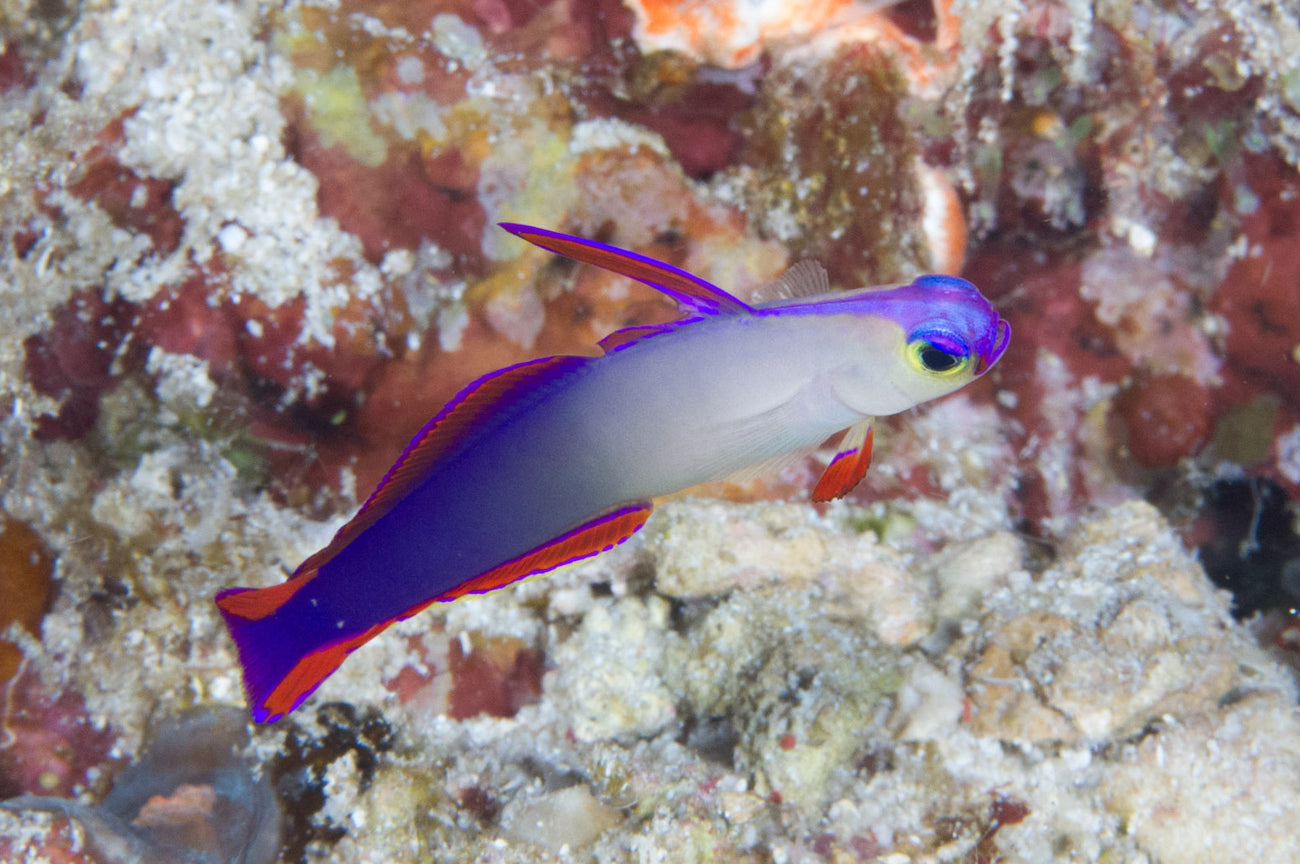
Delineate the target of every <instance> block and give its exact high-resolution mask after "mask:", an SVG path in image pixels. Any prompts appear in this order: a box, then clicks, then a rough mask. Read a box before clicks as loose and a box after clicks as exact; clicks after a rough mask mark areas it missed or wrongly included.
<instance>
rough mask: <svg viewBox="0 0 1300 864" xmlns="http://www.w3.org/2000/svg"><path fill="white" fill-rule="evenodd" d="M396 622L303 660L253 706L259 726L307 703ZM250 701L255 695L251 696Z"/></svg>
mask: <svg viewBox="0 0 1300 864" xmlns="http://www.w3.org/2000/svg"><path fill="white" fill-rule="evenodd" d="M392 623H393V622H392V621H384V622H382V623H380V624H376V625H375V626H374V627H371V628H370V629H368V630H366V631H365V632H364V633H361V634H360V635H358V636H353V637H352V638H350V639H345V640H343V641H341V642H336V643H334V644H332V645H326V646H324V647H323V648H317V649H316V650H315V651H312V652H311V653H310V654H307V655H305V656H304V657H302V658H301V659H300V660H299V661H298V662H297V663H295V664H294V666H293V668H292V669H290V670H289V672H288V674H286V675H285V676H284V677H283V678H281V679H280V681H279V682H278V683H277V684H276V685H275V687H274V688H273V689H272V690H271V692H270V693H268V694H267V695H266V697H265V698H264V699H262V700H261V702H260V703H257V704H254V705H252V706H251V708H252V714H253V719H254V720H256V721H257V722H258V723H273V722H275V721H276V720H279V719H280V718H281V717H283V716H284V715H285V714H288V713H289V712H290V711H292V710H293V709H295V708H297V707H298V706H299V705H301V704H302V703H303V700H305V699H306V698H307V697H308V696H310V695H311V694H312V693H314V692H315V691H316V688H317V687H319V686H320V685H321V683H322V682H323V681H324V680H325V679H326V678H328V677H329V676H330V675H331V674H332V673H333V672H334V670H335V669H337V668H339V664H340V663H342V662H343V661H344V660H346V659H347V657H348V655H349V654H351V653H352V652H353V651H355V650H357V649H358V648H360V647H361V646H362V645H364V644H365V643H367V642H369V641H370V640H371V639H373V638H375V637H376V636H378V635H379V634H380V633H381V632H383V631H384V630H386V629H387V628H388V627H389V625H391V624H392ZM249 698H250V700H251V699H252V693H251V692H250V694H249Z"/></svg>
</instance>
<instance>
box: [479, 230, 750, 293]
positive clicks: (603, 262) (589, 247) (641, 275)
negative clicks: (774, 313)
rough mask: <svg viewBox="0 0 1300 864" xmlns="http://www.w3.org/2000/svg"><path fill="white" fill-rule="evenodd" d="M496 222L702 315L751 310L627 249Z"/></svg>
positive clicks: (717, 290) (691, 277) (713, 288)
mask: <svg viewBox="0 0 1300 864" xmlns="http://www.w3.org/2000/svg"><path fill="white" fill-rule="evenodd" d="M500 225H501V227H502V228H504V229H506V230H507V231H509V232H510V233H511V234H514V235H515V236H516V237H520V238H522V239H524V240H527V241H528V242H529V243H532V244H533V245H535V246H540V247H542V248H543V249H548V250H550V251H551V252H554V253H556V254H557V255H563V256H565V257H566V258H572V259H573V260H575V261H581V262H582V263H584V264H594V265H595V266H597V267H602V268H604V269H606V270H609V271H611V272H613V273H618V274H619V275H622V276H626V277H628V278H629V279H635V280H636V281H638V282H643V283H645V284H646V285H649V286H650V287H651V288H655V289H657V290H659V291H662V292H663V293H665V294H667V295H668V296H669V297H672V298H673V299H674V300H676V301H677V302H678V303H680V304H681V305H683V306H686V307H687V308H689V309H691V310H693V311H695V312H699V313H700V314H702V315H720V314H723V313H732V314H737V313H745V312H753V311H754V310H753V309H751V308H750V307H749V306H747V305H746V304H744V303H742V302H740V301H739V300H737V299H736V298H735V297H732V296H731V295H730V294H728V293H727V292H726V291H723V290H722V289H721V288H719V287H718V286H717V285H714V284H713V283H711V282H705V281H704V280H703V279H701V278H700V277H698V276H695V275H692V274H690V273H687V272H686V271H685V270H682V269H681V268H679V267H674V266H673V265H671V264H665V263H664V262H662V261H656V260H655V259H653V258H647V257H646V256H644V255H638V254H637V253H636V252H629V251H628V250H626V249H620V248H618V247H617V246H610V245H609V244H607V243H600V242H598V241H596V240H586V239H584V238H582V237H573V236H571V235H569V234H561V233H560V232H558V231H547V230H546V229H545V228H533V227H531V226H529V225H519V224H516V223H513V222H502V223H500Z"/></svg>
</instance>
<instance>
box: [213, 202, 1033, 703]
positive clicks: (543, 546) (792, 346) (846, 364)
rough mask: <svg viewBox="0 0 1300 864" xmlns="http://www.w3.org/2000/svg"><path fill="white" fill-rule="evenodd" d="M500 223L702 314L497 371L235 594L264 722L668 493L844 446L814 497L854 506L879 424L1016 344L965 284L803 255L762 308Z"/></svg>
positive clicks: (581, 244) (547, 566)
mask: <svg viewBox="0 0 1300 864" xmlns="http://www.w3.org/2000/svg"><path fill="white" fill-rule="evenodd" d="M501 227H502V228H503V229H505V230H506V231H509V232H510V233H511V234H514V235H515V236H517V237H519V238H521V239H523V240H526V241H528V242H530V243H533V244H535V245H537V246H540V247H541V248H543V249H546V250H549V251H550V252H553V253H555V254H558V255H562V256H565V257H568V258H571V259H573V260H576V261H578V262H582V263H585V264H591V265H594V266H597V267H601V268H604V269H606V270H610V271H612V272H614V273H617V274H621V275H623V276H626V277H628V278H631V279H634V280H636V281H639V282H642V283H644V284H646V285H650V286H652V287H654V288H656V289H658V290H659V291H661V292H663V293H664V294H666V295H667V296H668V297H670V298H672V299H673V300H675V301H676V302H677V304H678V306H679V309H680V310H681V312H682V313H683V316H682V317H680V318H678V319H677V320H674V321H670V322H668V323H663V324H649V325H641V326H634V327H628V328H625V329H622V330H618V331H615V332H614V333H611V334H610V335H608V336H606V337H605V338H603V339H601V340H600V342H599V347H600V348H601V349H602V351H603V353H602V354H600V355H599V356H579V355H558V356H551V357H541V358H538V359H534V360H529V361H526V362H523V363H518V364H516V365H513V366H508V367H506V368H504V369H500V370H498V371H495V372H491V373H489V374H487V375H484V376H483V377H481V378H479V379H478V380H476V381H474V382H473V383H471V384H469V385H468V386H467V387H465V388H464V389H463V390H461V391H460V393H458V394H457V395H456V396H455V397H454V398H453V399H452V400H451V401H450V402H449V403H447V405H446V406H444V407H443V408H442V409H441V410H440V411H439V412H438V413H437V414H436V415H434V417H433V419H431V420H430V421H429V422H428V423H427V424H426V425H425V426H424V428H423V429H421V430H420V431H419V433H418V434H416V436H415V437H414V438H413V439H412V440H411V442H410V443H409V444H408V445H407V447H406V449H405V450H404V451H403V452H402V454H401V456H400V457H399V458H398V460H397V461H396V463H394V464H393V466H392V467H391V468H390V469H389V471H388V472H387V474H386V475H385V476H384V478H383V480H382V481H380V483H379V485H378V486H377V487H376V488H375V490H374V492H372V493H371V494H370V496H369V497H368V498H367V499H366V501H365V503H364V504H362V506H361V508H360V510H358V512H357V513H356V515H355V516H353V517H352V519H351V520H350V521H348V522H347V523H346V524H344V525H343V526H342V527H341V528H340V529H339V530H338V532H337V533H336V534H335V536H334V538H333V539H332V540H331V541H330V543H329V544H328V545H327V546H325V548H323V549H321V550H320V551H318V552H316V553H315V554H313V555H311V556H310V557H308V558H307V559H306V560H305V561H303V562H302V564H301V565H300V566H299V567H298V568H297V569H296V570H295V571H294V573H293V575H292V576H291V577H290V578H289V579H288V580H287V581H285V582H283V583H280V584H277V585H272V586H270V587H265V588H231V589H227V590H224V591H221V592H220V593H219V594H217V596H216V598H215V599H216V605H217V608H218V610H219V611H220V613H221V615H222V617H223V619H224V621H225V624H226V626H227V629H228V630H229V633H230V636H231V637H232V639H233V641H234V644H235V648H236V651H237V654H238V658H239V662H240V665H241V666H242V669H243V680H244V689H245V692H246V696H247V700H248V705H249V710H250V713H251V715H252V717H253V719H254V720H255V721H257V722H273V721H275V720H277V719H279V718H281V717H283V716H284V715H286V714H288V713H289V712H290V711H292V710H294V709H295V708H296V707H297V706H298V705H300V704H301V703H302V702H303V700H304V699H306V698H307V697H308V696H309V695H310V694H311V693H312V692H313V691H314V690H315V689H316V688H317V687H319V686H320V684H321V683H322V682H323V681H324V680H325V679H326V678H327V677H328V676H329V675H330V674H331V673H332V672H334V670H335V669H337V668H338V666H339V664H341V663H342V662H343V661H344V660H345V659H346V658H347V657H348V655H349V654H351V653H352V652H353V651H355V650H356V649H357V648H359V647H360V646H361V645H363V644H364V643H366V642H368V641H369V640H371V639H373V638H374V637H375V636H376V635H378V634H379V633H380V632H382V631H383V630H385V629H386V628H387V627H389V626H391V625H392V624H394V623H396V622H398V621H402V620H404V619H407V618H409V617H411V616H412V615H415V614H416V613H418V612H420V611H422V610H423V609H425V608H427V607H428V606H429V605H430V604H433V603H438V602H447V601H451V600H455V599H457V598H459V597H463V596H465V595H467V594H482V593H486V592H489V591H495V590H498V589H500V588H502V587H504V586H506V585H509V584H511V583H513V582H515V581H517V580H520V579H523V578H525V577H528V576H533V575H536V574H539V573H544V572H546V571H549V570H552V569H554V568H556V567H559V566H561V565H564V564H568V563H571V562H574V561H577V560H580V559H583V558H587V557H590V556H593V555H598V554H600V553H602V552H605V551H608V550H609V549H612V548H613V547H615V546H617V545H618V544H620V543H622V542H624V541H625V540H627V539H628V538H629V537H631V536H632V535H633V534H634V533H636V532H637V531H638V530H639V529H640V528H641V527H642V526H643V525H644V524H645V522H646V519H647V518H649V516H650V513H651V511H652V510H653V509H654V501H655V499H657V498H662V497H664V496H666V495H670V494H673V493H676V492H679V491H681V490H683V489H686V488H689V487H691V486H695V485H697V484H700V483H704V482H708V481H713V480H719V479H724V478H727V477H729V476H733V475H735V474H737V473H738V472H742V471H743V470H745V469H746V468H749V467H751V466H754V465H756V464H763V463H770V462H772V461H774V460H780V459H781V458H783V457H788V455H789V454H791V453H795V454H798V453H811V452H812V451H813V450H815V449H816V448H817V447H818V446H819V445H821V444H823V443H824V442H825V441H826V440H827V439H829V438H830V437H831V436H833V435H834V434H835V433H837V432H843V436H842V438H841V439H840V442H839V446H838V452H837V453H836V454H835V456H834V457H833V458H832V460H831V461H830V464H829V465H828V466H827V467H826V469H825V471H824V473H823V474H822V475H821V477H820V479H819V480H818V482H817V484H816V486H815V487H814V489H813V490H812V494H811V498H812V499H813V500H814V501H828V500H831V499H834V498H839V497H842V496H843V495H845V494H847V493H848V492H849V491H850V490H852V489H853V488H854V486H856V485H857V484H858V482H859V481H860V480H861V479H862V478H863V476H864V475H865V474H866V471H867V468H868V465H869V464H870V461H871V454H872V447H873V441H874V438H873V434H872V424H873V422H874V419H875V418H876V417H881V416H885V415H890V414H896V413H898V412H901V411H905V410H907V409H909V408H912V407H914V406H916V405H918V404H921V403H923V402H926V401H929V400H931V399H935V398H938V397H940V396H943V395H945V394H948V393H951V392H953V391H954V390H957V389H958V388H960V387H962V386H964V385H965V384H968V383H969V382H971V381H973V380H974V379H976V378H978V377H979V376H981V375H983V374H985V373H986V372H987V371H988V369H989V368H990V367H992V366H993V365H994V364H995V363H996V362H997V361H998V359H999V358H1000V357H1001V356H1002V354H1003V352H1004V351H1005V350H1006V348H1007V344H1008V342H1009V340H1010V336H1011V328H1010V326H1009V325H1008V324H1007V322H1006V321H1005V320H1003V319H1002V318H1001V316H999V315H998V313H997V311H996V310H995V309H994V307H993V305H992V304H991V303H990V302H989V301H988V300H987V299H986V298H985V297H984V296H983V295H982V294H981V293H980V292H979V289H977V288H976V287H975V286H974V285H972V284H971V283H970V282H967V281H966V280H964V279H960V278H957V277H954V276H940V275H926V276H920V277H918V278H916V279H915V280H914V281H912V282H910V283H908V284H905V285H894V286H884V287H873V288H860V289H857V290H847V291H831V290H830V286H829V284H828V279H827V275H826V271H825V270H824V269H823V268H822V267H821V266H820V265H819V264H817V263H815V262H811V261H804V262H799V263H798V264H796V265H795V266H793V267H791V268H790V269H789V270H787V271H786V273H785V274H784V275H782V277H781V278H780V279H778V280H777V281H776V282H774V283H773V284H772V285H771V286H769V287H768V288H767V289H765V291H764V292H763V293H762V294H761V295H760V297H759V300H755V299H754V298H751V299H750V303H746V302H742V301H741V300H740V299H738V298H736V297H734V296H732V295H731V294H729V293H727V292H726V291H724V290H723V289H721V288H719V287H718V286H716V285H714V284H712V283H710V282H708V281H706V280H704V279H701V278H700V277H698V276H695V275H693V274H691V273H688V272H687V271H685V270H682V269H679V268H677V267H675V266H673V265H670V264H667V263H664V262H662V261H657V260H655V259H653V258H649V257H646V256H644V255H641V254H639V253H636V252H632V251H629V250H625V249H620V248H618V247H616V246H611V245H608V244H605V243H601V242H597V241H595V240H588V239H584V238H581V237H576V236H572V235H568V234H562V233H560V232H557V231H550V230H547V229H544V228H535V227H530V226H527V225H520V224H515V223H502V224H501ZM751 304H752V305H751Z"/></svg>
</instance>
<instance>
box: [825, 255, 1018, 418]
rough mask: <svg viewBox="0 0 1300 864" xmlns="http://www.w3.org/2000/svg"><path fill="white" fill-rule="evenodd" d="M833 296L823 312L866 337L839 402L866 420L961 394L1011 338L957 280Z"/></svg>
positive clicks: (840, 387)
mask: <svg viewBox="0 0 1300 864" xmlns="http://www.w3.org/2000/svg"><path fill="white" fill-rule="evenodd" d="M832 296H833V295H823V297H824V298H825V299H824V300H822V304H824V307H825V308H824V310H823V311H826V312H831V311H838V312H840V313H848V314H849V316H850V317H851V318H853V319H856V320H857V321H858V322H860V327H861V328H862V332H863V333H864V338H863V340H862V343H861V344H862V350H861V351H860V352H859V353H860V355H861V356H860V358H859V359H858V362H855V363H854V364H852V366H851V368H849V369H846V370H845V371H846V374H845V376H843V377H842V379H841V380H839V381H837V382H836V392H837V394H839V396H840V398H841V399H842V400H843V401H844V402H845V403H847V404H848V405H850V406H851V407H852V408H854V410H857V411H859V412H861V413H862V414H864V415H884V414H893V413H897V412H899V411H903V410H906V409H907V408H911V407H912V406H914V405H918V404H920V403H922V402H926V401H929V400H930V399H935V398H937V397H939V396H944V395H946V394H948V393H951V392H953V391H954V390H958V389H960V388H961V387H964V386H965V385H966V384H969V383H970V382H971V381H973V380H975V379H976V378H978V377H980V376H981V375H984V374H985V373H986V372H988V370H989V369H990V368H992V367H993V365H994V364H995V363H997V362H998V360H999V359H1000V358H1001V357H1002V354H1003V353H1004V352H1005V351H1006V349H1007V343H1008V342H1009V341H1010V339H1011V326H1010V325H1009V324H1008V323H1007V321H1006V320H1005V319H1004V318H1002V317H1001V316H1000V315H999V314H998V313H997V310H996V309H994V308H993V304H992V303H990V302H989V301H988V299H987V298H985V297H984V295H982V294H981V293H980V291H979V289H978V288H976V287H975V286H974V285H972V284H971V283H970V282H967V281H966V280H965V279H960V278H958V277H955V276H934V275H930V276H921V277H919V278H917V279H916V280H915V281H913V282H912V283H910V284H908V285H900V286H894V287H888V288H882V289H861V290H858V291H851V292H845V293H844V294H841V295H839V296H838V297H836V298H835V299H831V298H832ZM836 307H838V308H836Z"/></svg>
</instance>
